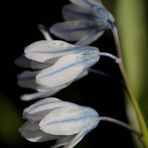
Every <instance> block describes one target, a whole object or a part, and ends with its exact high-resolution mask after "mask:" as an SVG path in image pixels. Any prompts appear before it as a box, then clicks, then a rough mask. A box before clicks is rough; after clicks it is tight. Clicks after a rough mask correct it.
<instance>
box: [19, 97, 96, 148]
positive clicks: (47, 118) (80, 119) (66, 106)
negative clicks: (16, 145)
mask: <svg viewBox="0 0 148 148" xmlns="http://www.w3.org/2000/svg"><path fill="white" fill-rule="evenodd" d="M23 117H24V118H25V119H27V120H28V121H26V123H25V124H24V125H23V126H22V127H21V128H20V130H19V131H20V133H21V134H22V136H23V137H24V138H26V139H27V140H29V141H31V142H44V141H51V140H56V144H55V145H54V146H53V148H57V147H61V146H63V147H64V148H73V147H74V146H75V145H76V144H77V143H78V142H80V140H81V139H82V138H83V137H84V136H85V135H86V134H87V133H88V132H90V131H91V130H93V129H94V128H95V127H96V126H97V125H98V123H99V115H98V113H97V112H96V111H95V110H94V109H92V108H90V107H84V106H80V105H77V104H74V103H70V102H66V101H62V100H59V99H57V98H46V99H43V100H40V101H38V102H36V103H35V104H33V105H31V106H29V107H28V108H26V109H25V110H24V112H23Z"/></svg>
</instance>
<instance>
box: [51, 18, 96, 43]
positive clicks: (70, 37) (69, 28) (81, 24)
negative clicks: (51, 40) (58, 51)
mask: <svg viewBox="0 0 148 148" xmlns="http://www.w3.org/2000/svg"><path fill="white" fill-rule="evenodd" d="M97 28H98V26H97V25H96V24H95V23H94V22H93V21H90V20H71V21H66V22H62V23H57V24H54V25H53V26H51V28H50V32H51V33H53V34H54V35H56V36H58V37H60V38H62V39H65V40H67V41H77V40H80V39H81V38H83V37H85V36H87V35H89V34H90V33H91V32H92V31H93V30H97Z"/></svg>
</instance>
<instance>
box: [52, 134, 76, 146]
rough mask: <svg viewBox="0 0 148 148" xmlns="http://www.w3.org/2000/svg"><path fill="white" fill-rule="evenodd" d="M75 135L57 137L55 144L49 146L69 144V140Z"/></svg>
mask: <svg viewBox="0 0 148 148" xmlns="http://www.w3.org/2000/svg"><path fill="white" fill-rule="evenodd" d="M74 137H75V135H70V136H64V137H63V138H59V139H58V140H57V141H56V144H55V145H54V146H52V147H51V148H58V147H62V146H64V148H65V146H66V145H68V144H69V142H70V141H71V140H72V139H73V138H74Z"/></svg>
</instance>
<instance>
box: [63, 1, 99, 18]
mask: <svg viewBox="0 0 148 148" xmlns="http://www.w3.org/2000/svg"><path fill="white" fill-rule="evenodd" d="M62 15H63V18H64V19H65V20H79V19H90V20H92V19H96V16H95V14H94V13H93V11H92V9H87V8H83V7H79V6H76V5H73V4H68V5H66V6H64V7H63V8H62Z"/></svg>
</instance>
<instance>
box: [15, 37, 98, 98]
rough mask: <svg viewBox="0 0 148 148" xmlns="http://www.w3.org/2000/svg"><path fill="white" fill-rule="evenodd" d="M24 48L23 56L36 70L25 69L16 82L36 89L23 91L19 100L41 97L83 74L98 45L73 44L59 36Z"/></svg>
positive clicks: (93, 61) (94, 56)
mask: <svg viewBox="0 0 148 148" xmlns="http://www.w3.org/2000/svg"><path fill="white" fill-rule="evenodd" d="M24 52H25V57H26V58H27V59H29V60H30V62H29V64H30V65H31V68H32V69H38V70H37V71H25V72H23V73H21V74H20V75H18V79H19V81H18V84H19V85H20V86H22V87H26V88H31V89H34V90H37V91H38V92H36V93H33V94H25V95H23V96H22V97H21V99H22V100H32V99H36V98H42V97H46V96H51V95H53V94H55V93H57V92H58V91H60V90H61V89H63V88H65V87H67V86H68V85H70V84H71V83H72V82H73V81H76V80H78V79H80V78H82V77H84V76H86V75H87V74H88V68H89V67H91V66H92V65H94V64H95V63H96V62H97V61H98V60H99V58H100V55H99V53H100V52H99V50H98V48H95V47H91V46H76V45H72V44H69V43H67V42H64V41H59V40H52V41H48V40H42V41H37V42H35V43H32V44H31V45H29V46H27V47H26V48H25V51H24ZM23 59H24V60H26V59H25V58H23ZM21 60H22V58H21ZM21 60H20V61H21ZM18 61H19V60H18ZM18 63H19V64H20V63H23V62H18ZM22 65H23V64H22ZM23 66H24V65H23ZM25 66H26V67H27V66H28V65H25Z"/></svg>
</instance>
